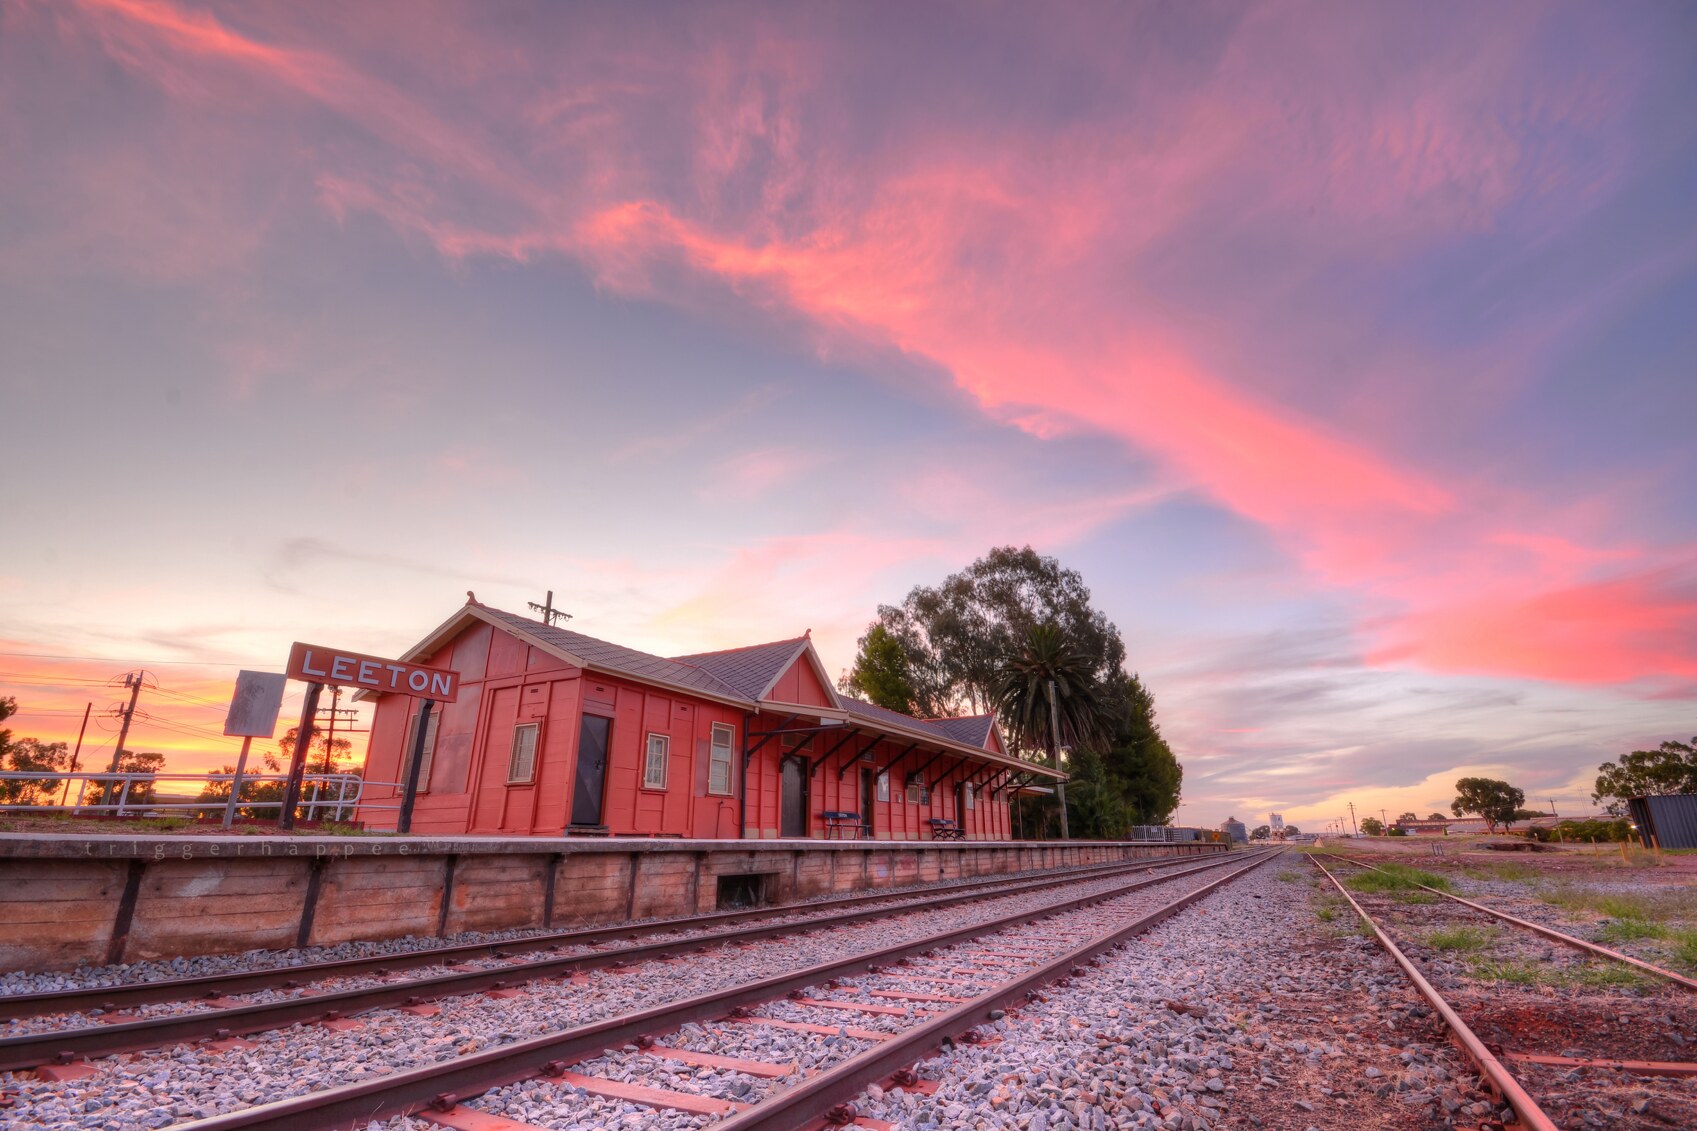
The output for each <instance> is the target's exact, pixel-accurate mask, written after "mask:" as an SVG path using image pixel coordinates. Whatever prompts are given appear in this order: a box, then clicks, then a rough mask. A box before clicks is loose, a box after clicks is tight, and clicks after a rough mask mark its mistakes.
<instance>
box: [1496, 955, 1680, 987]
mask: <svg viewBox="0 0 1697 1131" xmlns="http://www.w3.org/2000/svg"><path fill="white" fill-rule="evenodd" d="M1467 969H1468V972H1469V973H1471V974H1472V975H1473V976H1474V977H1475V978H1479V979H1481V980H1483V981H1487V982H1506V983H1508V984H1510V985H1515V986H1584V987H1589V988H1593V989H1610V988H1632V989H1641V988H1644V987H1645V986H1647V985H1649V980H1648V979H1647V978H1646V977H1645V976H1644V975H1642V974H1640V973H1638V971H1636V970H1633V969H1631V968H1629V967H1626V966H1619V965H1616V964H1614V963H1610V962H1587V963H1576V964H1573V965H1570V966H1555V965H1552V964H1550V963H1543V962H1518V961H1503V960H1498V959H1495V958H1476V959H1474V960H1473V961H1471V962H1469V963H1468V964H1467Z"/></svg>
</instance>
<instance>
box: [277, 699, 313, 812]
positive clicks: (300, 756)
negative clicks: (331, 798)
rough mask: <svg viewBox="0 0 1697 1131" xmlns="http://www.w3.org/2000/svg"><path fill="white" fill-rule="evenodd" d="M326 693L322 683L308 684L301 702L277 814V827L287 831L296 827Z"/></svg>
mask: <svg viewBox="0 0 1697 1131" xmlns="http://www.w3.org/2000/svg"><path fill="white" fill-rule="evenodd" d="M323 693H324V685H323V684H322V683H317V682H314V683H309V684H307V685H306V701H305V702H304V703H302V704H301V722H300V726H299V727H297V728H296V729H295V749H294V753H293V754H292V756H291V757H290V758H289V777H288V781H287V782H286V783H285V784H284V786H283V808H282V812H280V813H278V815H277V827H278V828H280V829H282V830H284V831H285V832H287V831H289V830H292V829H293V828H294V827H295V808H296V807H297V806H298V805H300V800H301V778H302V777H304V776H305V774H306V760H307V755H308V753H309V752H310V751H311V749H312V724H313V722H314V720H316V719H317V718H318V697H319V696H320V695H321V694H323Z"/></svg>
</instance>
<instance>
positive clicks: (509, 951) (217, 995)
mask: <svg viewBox="0 0 1697 1131" xmlns="http://www.w3.org/2000/svg"><path fill="white" fill-rule="evenodd" d="M1188 863H1194V861H1193V860H1191V859H1187V858H1182V857H1181V858H1178V859H1168V860H1134V861H1116V862H1114V863H1111V864H1090V865H1085V866H1082V867H1073V868H1058V869H1049V870H1045V871H1043V872H1039V873H1026V874H1021V875H1014V876H995V877H991V878H988V879H975V880H963V881H954V882H951V883H946V884H931V885H927V886H925V887H923V888H914V889H909V890H907V891H901V892H888V891H883V892H864V893H861V894H858V895H847V896H836V897H832V898H829V899H821V900H814V901H811V902H808V903H800V904H787V905H783V906H777V907H757V908H748V909H742V910H735V911H714V912H708V913H706V914H702V915H690V916H684V917H679V918H672V919H656V920H652V921H649V922H645V923H624V924H617V925H613V926H608V927H589V928H574V929H569V930H561V931H545V932H541V933H538V934H533V935H527V936H523V937H519V938H513V939H505V940H500V941H480V942H472V943H459V944H451V945H446V946H438V947H429V948H424V949H419V950H412V951H400V952H392V953H387V954H376V955H369V956H365V957H359V958H343V959H330V960H324V961H317V962H295V963H279V964H275V965H271V966H266V967H260V968H255V969H247V970H238V971H231V972H228V973H219V974H206V975H199V976H195V977H188V978H164V979H154V980H149V981H137V982H131V983H127V984H124V985H117V986H100V985H95V986H86V987H79V988H74V989H66V990H51V991H43V992H38V993H19V994H0V1022H6V1021H12V1020H16V1019H18V1018H24V1017H37V1016H43V1015H48V1014H58V1015H67V1014H73V1013H82V1012H86V1011H90V1010H99V1011H101V1012H102V1013H112V1012H115V1011H118V1010H123V1009H128V1008H131V1007H134V1006H139V1005H152V1004H157V1003H159V1002H172V1001H181V1002H192V1001H196V1000H197V999H198V1000H202V1001H214V1000H219V999H222V998H228V997H232V996H234V995H237V994H244V993H254V992H256V991H261V990H269V989H289V990H292V989H298V988H299V987H301V986H305V985H308V984H310V983H313V982H321V981H326V980H330V979H335V978H354V977H360V976H363V975H376V976H379V977H384V976H388V975H390V974H393V973H395V972H397V971H402V970H410V969H416V968H419V967H425V966H454V965H459V964H463V963H470V962H477V961H483V960H491V959H493V960H497V961H504V960H505V959H507V958H510V957H512V956H514V955H519V954H525V953H529V952H534V951H544V950H558V949H561V948H564V947H568V946H582V947H592V946H599V945H602V944H605V943H612V942H627V943H628V942H635V941H637V940H639V939H643V938H650V937H654V936H659V935H665V934H671V933H677V932H686V933H687V932H698V931H703V930H707V929H710V928H714V927H728V926H732V925H734V924H738V923H751V922H769V923H772V924H774V926H775V927H777V928H778V929H786V928H787V927H788V926H790V925H793V924H794V923H796V922H800V921H802V920H804V919H805V918H808V917H811V916H813V915H815V914H817V913H821V912H830V911H834V910H838V909H847V908H861V909H876V908H883V907H891V908H894V907H900V906H902V905H904V904H907V903H909V902H913V903H915V904H916V905H917V902H918V901H923V900H936V899H944V898H948V897H951V896H956V895H959V896H963V897H968V898H970V897H972V896H981V895H982V894H983V893H985V892H1001V891H1018V890H1026V889H1030V888H1035V887H1039V886H1042V885H1043V884H1046V883H1053V882H1055V881H1057V880H1060V881H1066V880H1071V879H1074V878H1088V877H1091V876H1102V875H1113V874H1117V873H1120V872H1126V871H1133V870H1140V869H1147V868H1169V867H1177V866H1180V865H1183V864H1188Z"/></svg>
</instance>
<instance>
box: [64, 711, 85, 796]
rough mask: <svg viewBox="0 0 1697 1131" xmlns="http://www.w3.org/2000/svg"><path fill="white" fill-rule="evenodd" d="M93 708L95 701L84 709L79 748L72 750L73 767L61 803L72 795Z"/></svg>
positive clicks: (78, 734)
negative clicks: (78, 760)
mask: <svg viewBox="0 0 1697 1131" xmlns="http://www.w3.org/2000/svg"><path fill="white" fill-rule="evenodd" d="M92 710H94V704H93V703H90V704H88V705H87V706H85V707H84V708H83V709H82V729H81V730H79V731H77V748H76V749H75V750H73V751H71V769H70V772H69V773H67V774H66V775H65V788H64V789H62V790H60V791H59V804H61V805H63V804H64V803H65V799H66V798H67V797H69V796H70V795H71V774H74V773H76V772H77V759H78V758H79V757H80V756H81V755H82V736H83V735H85V734H87V733H88V715H89V712H90V711H92ZM77 796H79V797H81V796H82V795H81V794H78V795H77Z"/></svg>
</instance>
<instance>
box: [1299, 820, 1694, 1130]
mask: <svg viewBox="0 0 1697 1131" xmlns="http://www.w3.org/2000/svg"><path fill="white" fill-rule="evenodd" d="M1327 855H1329V856H1330V858H1331V859H1333V860H1336V861H1341V862H1343V863H1347V864H1351V865H1355V866H1357V867H1360V868H1362V869H1365V870H1367V871H1368V872H1372V873H1377V874H1378V875H1380V876H1382V877H1391V878H1392V883H1390V884H1389V885H1386V886H1387V887H1388V888H1389V889H1390V890H1387V891H1386V892H1384V893H1381V894H1378V895H1373V894H1364V893H1360V892H1352V891H1351V890H1350V888H1349V886H1347V885H1346V884H1345V883H1344V882H1342V881H1340V880H1339V878H1338V877H1337V876H1336V875H1335V874H1333V872H1332V871H1331V870H1330V869H1328V868H1327V867H1326V866H1325V865H1324V864H1322V863H1321V862H1320V860H1319V859H1318V858H1317V856H1310V861H1311V862H1312V863H1313V864H1314V866H1315V867H1316V868H1318V869H1319V870H1320V872H1321V874H1322V875H1324V876H1325V877H1326V879H1327V880H1329V881H1330V882H1331V884H1332V886H1333V887H1334V888H1336V890H1337V892H1338V893H1339V894H1340V895H1342V896H1343V898H1344V899H1345V900H1347V901H1348V903H1349V905H1350V907H1351V908H1352V910H1353V911H1354V912H1355V914H1356V915H1357V916H1358V917H1359V918H1360V919H1361V921H1362V923H1363V924H1364V925H1365V926H1366V927H1367V928H1368V929H1369V930H1371V932H1372V934H1373V937H1374V938H1375V939H1377V940H1378V942H1379V944H1380V945H1381V946H1382V947H1384V948H1385V950H1386V951H1387V952H1388V953H1389V954H1390V955H1391V957H1392V958H1393V959H1394V960H1395V961H1396V963H1397V965H1398V966H1400V967H1401V968H1402V970H1403V973H1404V974H1406V975H1407V976H1408V978H1409V980H1410V981H1411V982H1413V983H1414V986H1415V988H1416V989H1417V990H1418V991H1419V993H1420V994H1421V996H1422V997H1424V998H1425V999H1426V1000H1427V1002H1428V1003H1429V1004H1430V1005H1431V1006H1432V1008H1433V1009H1434V1010H1436V1011H1437V1013H1438V1015H1439V1016H1440V1017H1441V1018H1442V1019H1443V1021H1444V1023H1445V1025H1446V1026H1447V1027H1448V1029H1449V1032H1450V1035H1451V1038H1452V1040H1453V1041H1454V1043H1455V1044H1456V1045H1457V1046H1458V1047H1459V1048H1460V1049H1461V1051H1462V1052H1463V1053H1464V1054H1465V1055H1466V1056H1467V1058H1468V1059H1469V1060H1471V1061H1472V1062H1473V1063H1474V1065H1475V1066H1476V1067H1477V1068H1478V1069H1479V1072H1480V1075H1481V1077H1482V1079H1483V1081H1484V1083H1485V1086H1486V1088H1487V1089H1488V1090H1489V1091H1490V1092H1491V1094H1492V1095H1493V1097H1494V1098H1496V1099H1497V1100H1498V1101H1500V1102H1501V1103H1504V1104H1506V1105H1507V1107H1508V1109H1510V1110H1511V1111H1512V1113H1513V1116H1514V1117H1515V1119H1516V1120H1517V1121H1518V1123H1519V1124H1520V1125H1521V1126H1523V1127H1526V1128H1528V1129H1530V1131H1557V1129H1558V1128H1584V1127H1599V1126H1608V1127H1611V1128H1614V1127H1620V1128H1634V1129H1636V1128H1646V1129H1647V1128H1658V1129H1665V1128H1668V1127H1697V1095H1693V1093H1692V1090H1691V1089H1690V1087H1689V1086H1688V1085H1685V1084H1681V1083H1679V1082H1678V1081H1680V1080H1682V1079H1688V1078H1690V1077H1694V1076H1697V1063H1693V1062H1691V1060H1690V1059H1689V1058H1686V1059H1682V1058H1681V1050H1682V1049H1683V1048H1686V1047H1688V1046H1689V1045H1690V1044H1691V1043H1692V1038H1693V1037H1697V1031H1694V1029H1693V1026H1694V1019H1693V1014H1692V1011H1691V1008H1690V999H1688V998H1685V997H1684V996H1683V995H1684V993H1685V992H1686V991H1691V990H1694V989H1697V981H1694V980H1692V979H1690V978H1687V977H1685V976H1684V975H1682V974H1679V973H1677V972H1675V971H1672V970H1667V969H1664V968H1662V967H1659V966H1655V965H1652V964H1651V963H1648V962H1645V961H1643V960H1642V959H1639V958H1636V957H1633V956H1632V955H1627V954H1622V953H1620V952H1618V951H1615V950H1611V949H1610V948H1608V947H1604V946H1601V945H1599V944H1596V943H1593V942H1590V941H1589V940H1586V939H1581V938H1577V937H1575V936H1573V935H1569V934H1566V933H1565V932H1562V931H1558V930H1555V929H1554V928H1551V927H1546V926H1544V925H1542V924H1539V923H1533V922H1530V921H1529V920H1526V919H1522V918H1519V917H1517V916H1514V915H1509V914H1508V913H1506V912H1503V911H1499V910H1497V909H1495V908H1492V907H1488V906H1486V905H1484V904H1481V903H1476V902H1474V901H1472V900H1468V899H1463V898H1461V897H1460V896H1456V895H1453V894H1451V893H1449V892H1446V891H1443V890H1441V889H1440V888H1438V887H1435V886H1432V885H1429V884H1425V883H1420V882H1415V881H1411V880H1409V879H1408V878H1407V877H1406V876H1405V875H1403V874H1400V873H1398V872H1393V871H1392V870H1389V869H1385V868H1380V867H1378V866H1376V865H1373V864H1368V863H1365V862H1364V861H1359V860H1354V859H1351V858H1349V857H1346V856H1337V855H1332V854H1327ZM1398 889H1400V891H1401V892H1406V893H1419V894H1418V895H1411V894H1400V893H1399V890H1398ZM1438 909H1442V910H1438ZM1446 918H1447V922H1448V926H1443V927H1442V929H1438V930H1434V928H1437V927H1440V926H1441V925H1442V924H1444V923H1445V922H1446ZM1457 919H1460V920H1462V923H1461V925H1460V926H1457V925H1456V920H1457ZM1481 920H1483V921H1484V922H1485V923H1487V924H1489V925H1490V926H1488V927H1483V928H1481V927H1478V926H1475V925H1473V924H1477V923H1479V922H1480V921H1481ZM1497 924H1503V925H1506V926H1509V927H1512V928H1514V929H1515V931H1516V932H1524V933H1523V934H1510V935H1507V936H1503V937H1502V938H1500V939H1499V938H1498V937H1497V936H1496V934H1495V931H1496V929H1497V928H1496V925H1497ZM1396 936H1401V937H1402V943H1401V944H1400V945H1399V943H1398V941H1397V939H1396ZM1528 936H1530V938H1528ZM1532 938H1535V939H1538V940H1544V941H1548V942H1554V943H1558V944H1560V945H1562V946H1564V947H1568V948H1570V949H1571V950H1573V951H1576V952H1579V954H1580V955H1582V956H1583V957H1579V958H1575V959H1573V960H1572V961H1570V962H1567V963H1562V962H1560V961H1559V960H1558V956H1557V955H1556V953H1555V952H1553V951H1550V950H1549V949H1548V948H1543V949H1542V950H1539V949H1535V948H1533V946H1532V943H1531V939H1532ZM1411 951H1412V952H1413V953H1412V954H1411V953H1410V952H1411ZM1445 951H1460V952H1463V953H1475V954H1477V957H1476V958H1475V959H1474V962H1475V964H1474V965H1472V966H1470V967H1468V969H1467V972H1466V973H1462V972H1461V970H1460V968H1459V967H1458V965H1457V964H1456V963H1455V962H1446V961H1444V960H1443V959H1442V958H1441V955H1442V954H1443V953H1444V952H1445ZM1423 966H1424V967H1425V969H1422V967H1423ZM1649 979H1654V981H1650V980H1649ZM1438 983H1443V985H1444V988H1445V989H1446V990H1447V991H1448V994H1447V996H1446V994H1445V993H1444V992H1441V991H1440V988H1439V984H1438ZM1646 987H1648V989H1646ZM1664 1008H1665V1010H1666V1014H1665V1016H1666V1019H1667V1020H1669V1021H1672V1022H1673V1023H1674V1024H1673V1025H1669V1026H1663V1025H1658V1024H1654V1023H1653V1022H1652V1018H1654V1017H1655V1016H1657V1015H1658V1013H1659V1012H1660V1011H1661V1010H1663V1009H1664ZM1681 1023H1682V1024H1683V1027H1684V1029H1685V1030H1686V1034H1689V1035H1680V1036H1678V1037H1677V1039H1676V1038H1675V1037H1674V1036H1673V1035H1671V1034H1672V1033H1673V1032H1674V1031H1675V1030H1676V1029H1677V1027H1678V1026H1679V1025H1680V1024H1681ZM1552 1041H1553V1042H1555V1047H1554V1048H1551V1047H1548V1045H1549V1042H1552ZM1601 1106H1609V1107H1610V1108H1611V1109H1612V1110H1613V1111H1614V1115H1613V1116H1612V1117H1611V1118H1609V1119H1608V1120H1607V1121H1605V1122H1597V1116H1596V1112H1595V1111H1593V1110H1591V1109H1592V1108H1594V1107H1601Z"/></svg>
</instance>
